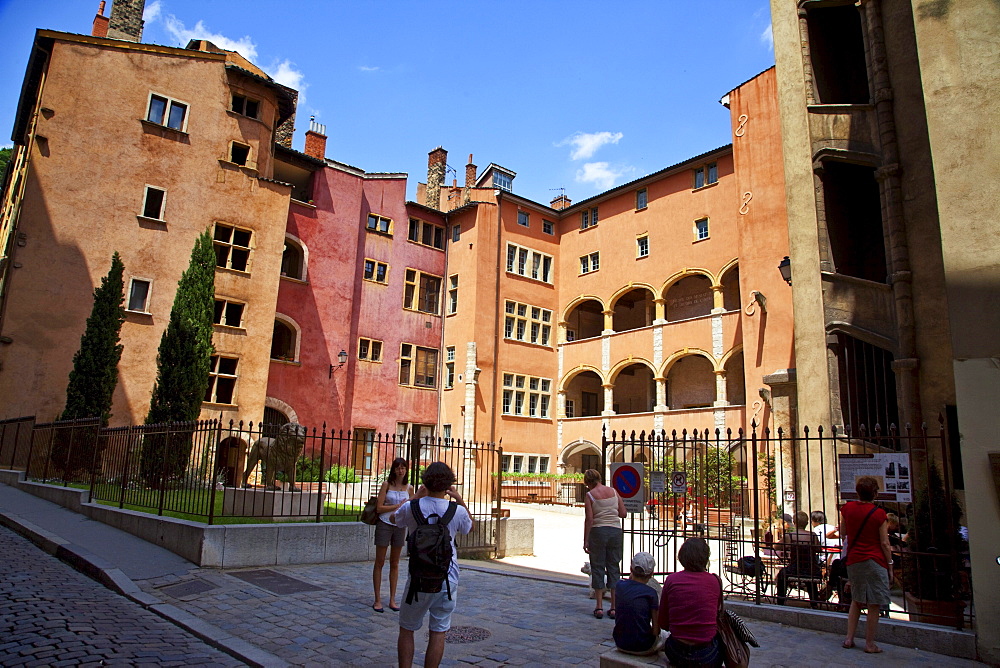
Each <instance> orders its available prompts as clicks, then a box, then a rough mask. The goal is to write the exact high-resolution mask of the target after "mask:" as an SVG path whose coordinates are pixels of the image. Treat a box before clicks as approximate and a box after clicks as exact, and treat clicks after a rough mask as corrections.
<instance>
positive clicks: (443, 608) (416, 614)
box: [399, 578, 458, 633]
mask: <svg viewBox="0 0 1000 668" xmlns="http://www.w3.org/2000/svg"><path fill="white" fill-rule="evenodd" d="M409 591H410V580H409V578H407V580H406V588H405V589H403V596H404V599H403V605H402V606H400V608H399V626H400V628H404V629H406V630H407V631H419V630H420V627H422V626H423V625H424V615H425V614H428V613H430V619H429V621H428V622H427V627H428V628H429V629H430V630H431V631H434V632H436V633H443V632H445V631H447V630H448V629H450V628H451V613H453V612H454V611H455V602H456V601H457V600H458V583H457V582H452V583H451V599H449V598H448V587H447V586H445V587H442V588H441V591H439V592H437V593H436V594H428V593H426V592H417V598H416V600H414V601H413V603H407V602H406V599H407V598H409V596H407V594H408V593H409Z"/></svg>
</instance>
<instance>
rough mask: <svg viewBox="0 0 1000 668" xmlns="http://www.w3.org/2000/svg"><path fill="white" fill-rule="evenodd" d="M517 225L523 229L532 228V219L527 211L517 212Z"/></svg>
mask: <svg viewBox="0 0 1000 668" xmlns="http://www.w3.org/2000/svg"><path fill="white" fill-rule="evenodd" d="M517 224H518V225H520V226H521V227H531V218H530V216H529V215H528V212H527V211H518V212H517Z"/></svg>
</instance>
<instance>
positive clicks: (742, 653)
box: [715, 578, 760, 668]
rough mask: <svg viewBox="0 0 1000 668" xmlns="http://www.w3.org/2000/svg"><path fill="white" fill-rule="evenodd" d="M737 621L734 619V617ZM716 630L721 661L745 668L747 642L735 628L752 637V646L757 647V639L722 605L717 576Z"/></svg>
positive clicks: (738, 667)
mask: <svg viewBox="0 0 1000 668" xmlns="http://www.w3.org/2000/svg"><path fill="white" fill-rule="evenodd" d="M734 617H735V619H736V620H738V621H734V619H733V618H734ZM715 626H716V630H717V632H718V634H719V642H721V643H722V654H723V661H724V663H725V665H726V666H728V668H747V667H748V666H749V665H750V648H749V647H747V643H746V642H745V641H744V640H743V639H741V638H740V635H739V634H738V633H737V629H741V630H742V631H743V632H745V633H746V634H747V635H748V636H749V637H750V638H752V639H753V643H754V647H759V646H760V645H758V644H757V639H756V638H754V637H753V634H752V633H750V629H748V628H746V625H745V624H744V623H743V620H742V619H740V618H739V617H738V616H737V615H736V614H735V613H732V612H729V611H728V610H726V609H725V608H724V607H723V605H722V579H721V578H719V612H718V615H717V616H716V621H715Z"/></svg>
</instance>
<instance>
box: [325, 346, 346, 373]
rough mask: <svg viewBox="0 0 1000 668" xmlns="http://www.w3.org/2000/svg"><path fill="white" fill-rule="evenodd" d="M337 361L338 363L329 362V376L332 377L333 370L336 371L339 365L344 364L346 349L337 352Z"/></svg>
mask: <svg viewBox="0 0 1000 668" xmlns="http://www.w3.org/2000/svg"><path fill="white" fill-rule="evenodd" d="M337 362H339V364H331V365H330V376H329V377H330V378H333V372H334V371H336V370H337V369H339V368H340V367H342V366H344V365H345V364H347V351H346V350H341V351H340V352H339V353H337Z"/></svg>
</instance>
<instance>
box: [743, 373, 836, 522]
mask: <svg viewBox="0 0 1000 668" xmlns="http://www.w3.org/2000/svg"><path fill="white" fill-rule="evenodd" d="M763 380H764V383H766V384H767V385H768V387H769V388H770V390H769V393H768V391H765V392H763V393H762V395H763V398H764V400H765V401H766V402H767V404H768V406H769V407H770V409H771V425H770V426H771V438H772V443H773V444H775V445H777V443H778V440H777V436H778V429H781V430H782V434H783V435H784V439H783V440H782V442H781V449H780V451H778V450H777V449H776V448H774V447H772V448H771V452H770V453H769V454H771V455H773V456H774V466H775V487H776V490H775V491H776V493H777V497H778V498H776V499H775V502H776V503H777V504H778V508H779V510H780V512H782V513H794V512H795V511H796V510H797V507H796V500H797V499H799V491H800V490H799V489H798V485H797V480H796V475H795V472H796V470H798V469H797V467H796V462H797V461H798V460H801V461H802V462H805V456H804V455H805V452H804V451H802V452H799V447H798V444H801V447H802V448H805V447H806V443H805V441H800V440H799V439H798V438H797V437H798V416H797V414H796V405H797V402H798V387H797V385H796V379H795V369H781V370H779V371H775V372H774V373H771V374H768V375H766V376H764V378H763ZM767 426H768V425H767V424H766V423H765V424H764V425H758V427H757V434H758V436H763V433H764V428H765V427H767ZM834 464H836V462H834ZM753 465H754V466H757V467H759V465H760V462H753ZM801 473H802V475H803V476H804V475H806V474H807V473H806V472H805V471H802V472H801ZM817 479H818V478H817ZM761 487H763V486H761ZM813 487H815V488H818V487H819V486H818V485H814V486H813ZM830 488H831V489H832V488H833V486H832V485H831V486H830ZM789 492H791V493H792V494H793V495H794V498H792V499H790V500H788V501H787V502H786V500H785V499H786V497H787V496H788V493H789ZM786 503H787V505H786ZM803 503H805V500H802V501H801V502H800V503H799V506H801V507H802V508H806V507H809V508H811V507H812V506H810V505H809V504H806V505H803ZM817 507H818V506H817Z"/></svg>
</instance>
